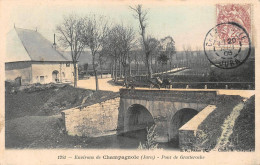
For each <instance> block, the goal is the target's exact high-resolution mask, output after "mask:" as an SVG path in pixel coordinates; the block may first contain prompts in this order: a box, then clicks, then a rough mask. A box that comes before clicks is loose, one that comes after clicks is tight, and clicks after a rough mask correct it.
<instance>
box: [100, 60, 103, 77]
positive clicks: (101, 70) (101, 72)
mask: <svg viewBox="0 0 260 165" xmlns="http://www.w3.org/2000/svg"><path fill="white" fill-rule="evenodd" d="M100 74H101V75H100V76H101V78H103V68H102V65H101V63H100Z"/></svg>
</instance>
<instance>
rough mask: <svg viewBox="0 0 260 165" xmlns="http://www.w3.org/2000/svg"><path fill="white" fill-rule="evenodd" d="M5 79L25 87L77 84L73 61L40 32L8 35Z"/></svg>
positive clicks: (20, 32)
mask: <svg viewBox="0 0 260 165" xmlns="http://www.w3.org/2000/svg"><path fill="white" fill-rule="evenodd" d="M5 79H6V81H16V82H19V83H20V84H21V85H26V84H33V83H41V84H46V83H69V82H73V81H74V80H73V79H74V70H73V63H72V60H71V57H69V56H68V55H65V54H62V53H61V52H60V51H59V50H57V49H56V43H55V35H54V43H51V42H50V41H48V40H47V39H45V38H44V37H43V36H42V35H41V34H40V33H39V32H37V30H36V31H34V30H27V29H21V28H14V29H12V30H11V31H10V32H9V33H8V34H7V42H6V57H5Z"/></svg>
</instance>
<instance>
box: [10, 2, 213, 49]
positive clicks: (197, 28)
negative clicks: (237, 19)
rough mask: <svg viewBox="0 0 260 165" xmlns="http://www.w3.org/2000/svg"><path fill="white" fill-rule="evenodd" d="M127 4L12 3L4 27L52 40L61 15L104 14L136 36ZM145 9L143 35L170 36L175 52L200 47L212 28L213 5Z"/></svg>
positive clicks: (130, 11)
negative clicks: (34, 31)
mask: <svg viewBox="0 0 260 165" xmlns="http://www.w3.org/2000/svg"><path fill="white" fill-rule="evenodd" d="M129 5H131V4H127V3H109V4H108V3H104V4H101V3H90V4H85V3H84V4H81V5H78V4H73V3H70V4H44V3H42V4H40V5H38V6H35V5H28V4H27V5H25V4H21V3H20V4H16V5H13V6H12V8H10V10H9V11H10V14H9V18H8V24H7V28H8V29H10V30H11V29H12V28H13V27H14V24H15V26H16V27H19V28H24V29H36V27H37V31H38V32H39V33H41V34H42V35H43V36H44V37H45V38H47V39H48V40H50V41H53V34H54V33H55V29H56V26H57V25H58V24H60V23H61V22H62V19H63V17H64V16H65V15H68V14H71V13H74V14H77V15H79V16H86V15H88V14H100V15H105V16H107V17H108V18H109V20H111V21H112V22H119V23H121V22H122V23H124V24H126V25H131V26H133V28H134V29H135V31H136V35H139V27H138V26H139V24H138V20H136V19H135V18H134V17H133V11H132V10H130V8H129ZM143 8H145V9H148V27H147V34H149V35H151V36H153V37H155V38H157V39H161V38H164V37H166V36H172V37H173V39H174V40H175V43H176V50H177V51H181V50H182V49H183V45H191V47H192V48H193V49H195V48H197V47H199V48H200V49H202V48H203V41H204V38H205V36H206V34H207V32H208V31H209V30H210V29H211V28H213V27H214V25H215V22H216V18H215V11H216V9H215V6H214V5H194V4H193V5H187V4H177V5H175V4H173V3H171V4H168V5H165V4H163V3H156V4H148V3H146V4H143Z"/></svg>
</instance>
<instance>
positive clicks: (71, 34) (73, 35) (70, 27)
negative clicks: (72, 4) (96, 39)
mask: <svg viewBox="0 0 260 165" xmlns="http://www.w3.org/2000/svg"><path fill="white" fill-rule="evenodd" d="M82 27H83V22H82V19H80V18H79V17H78V16H77V15H74V14H71V15H69V16H65V17H64V18H63V22H62V23H61V24H60V25H58V26H57V27H56V30H57V34H58V41H59V42H60V44H61V46H62V47H64V48H65V49H70V53H71V59H72V63H73V67H74V87H77V80H78V78H77V77H78V71H77V61H78V59H79V57H80V54H81V52H82V51H83V49H84V47H85V45H84V43H83V42H82V40H81V33H82Z"/></svg>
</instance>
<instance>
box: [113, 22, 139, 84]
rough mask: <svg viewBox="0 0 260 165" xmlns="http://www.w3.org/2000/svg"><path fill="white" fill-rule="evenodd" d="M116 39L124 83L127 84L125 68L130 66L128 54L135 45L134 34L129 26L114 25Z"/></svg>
mask: <svg viewBox="0 0 260 165" xmlns="http://www.w3.org/2000/svg"><path fill="white" fill-rule="evenodd" d="M115 30H116V33H117V35H116V36H117V39H118V45H117V49H118V51H119V55H120V56H121V63H122V66H123V72H124V82H125V83H127V75H126V74H127V72H126V70H127V66H128V65H130V62H129V54H130V50H131V49H132V48H133V46H134V45H135V33H134V30H133V28H132V27H131V26H128V27H127V26H124V25H116V27H115ZM127 61H128V64H127Z"/></svg>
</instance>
